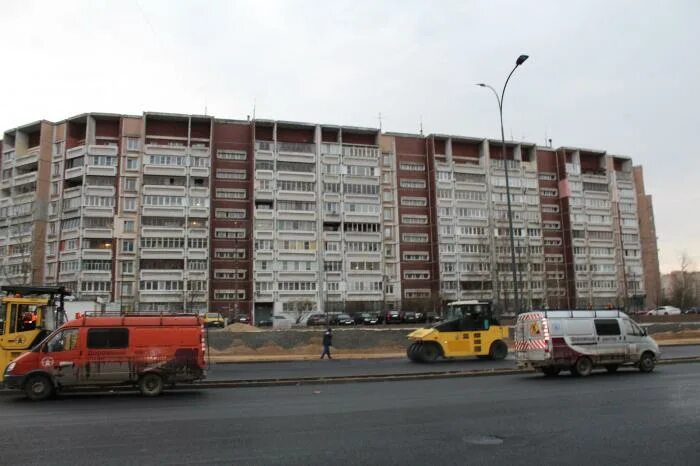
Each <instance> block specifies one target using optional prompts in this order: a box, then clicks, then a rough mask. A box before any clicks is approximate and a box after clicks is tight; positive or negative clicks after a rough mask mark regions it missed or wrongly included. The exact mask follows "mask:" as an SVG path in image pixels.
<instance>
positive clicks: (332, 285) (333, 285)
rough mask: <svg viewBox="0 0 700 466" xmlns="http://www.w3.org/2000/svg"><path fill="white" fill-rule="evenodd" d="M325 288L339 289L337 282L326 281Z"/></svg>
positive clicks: (329, 289)
mask: <svg viewBox="0 0 700 466" xmlns="http://www.w3.org/2000/svg"><path fill="white" fill-rule="evenodd" d="M326 290H328V291H340V283H339V282H326Z"/></svg>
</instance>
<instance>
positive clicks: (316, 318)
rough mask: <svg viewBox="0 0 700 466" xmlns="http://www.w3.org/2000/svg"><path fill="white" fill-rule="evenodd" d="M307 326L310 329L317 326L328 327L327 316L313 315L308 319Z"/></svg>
mask: <svg viewBox="0 0 700 466" xmlns="http://www.w3.org/2000/svg"><path fill="white" fill-rule="evenodd" d="M306 325H308V326H309V327H312V326H315V325H326V314H311V315H310V316H309V318H308V319H306Z"/></svg>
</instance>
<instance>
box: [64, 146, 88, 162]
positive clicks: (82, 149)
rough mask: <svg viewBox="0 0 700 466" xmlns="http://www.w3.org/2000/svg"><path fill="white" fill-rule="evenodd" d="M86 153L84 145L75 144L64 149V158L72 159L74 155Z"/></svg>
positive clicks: (79, 155) (80, 155) (78, 155)
mask: <svg viewBox="0 0 700 466" xmlns="http://www.w3.org/2000/svg"><path fill="white" fill-rule="evenodd" d="M85 154H86V150H85V146H84V145H82V146H77V147H73V148H71V149H68V150H67V151H66V159H74V158H76V157H82V156H84V155H85Z"/></svg>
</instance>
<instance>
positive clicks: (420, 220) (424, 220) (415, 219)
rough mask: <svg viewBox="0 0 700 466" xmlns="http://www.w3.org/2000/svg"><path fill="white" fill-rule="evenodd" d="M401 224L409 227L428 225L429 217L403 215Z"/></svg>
mask: <svg viewBox="0 0 700 466" xmlns="http://www.w3.org/2000/svg"><path fill="white" fill-rule="evenodd" d="M401 223H405V224H409V225H427V224H428V216H427V215H402V216H401Z"/></svg>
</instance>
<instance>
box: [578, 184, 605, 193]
mask: <svg viewBox="0 0 700 466" xmlns="http://www.w3.org/2000/svg"><path fill="white" fill-rule="evenodd" d="M583 190H584V191H594V192H604V193H607V192H608V185H607V184H603V183H587V182H584V183H583Z"/></svg>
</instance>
